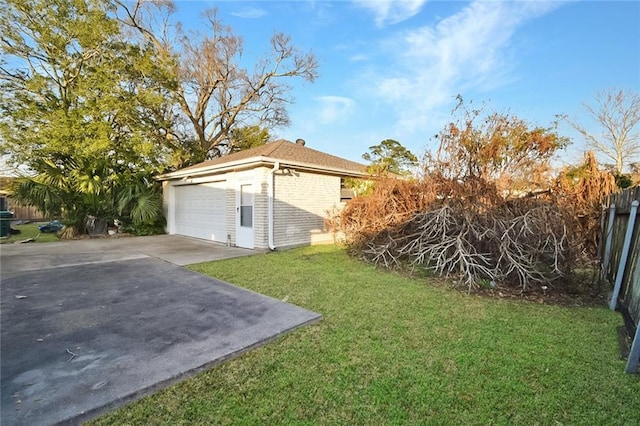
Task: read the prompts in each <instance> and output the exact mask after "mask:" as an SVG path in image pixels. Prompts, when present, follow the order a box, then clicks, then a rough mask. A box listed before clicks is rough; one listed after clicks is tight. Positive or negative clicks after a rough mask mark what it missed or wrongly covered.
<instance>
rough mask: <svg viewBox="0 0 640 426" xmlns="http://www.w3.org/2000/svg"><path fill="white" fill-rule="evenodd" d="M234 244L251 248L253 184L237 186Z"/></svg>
mask: <svg viewBox="0 0 640 426" xmlns="http://www.w3.org/2000/svg"><path fill="white" fill-rule="evenodd" d="M236 245H237V246H238V247H244V248H250V249H252V248H253V185H252V184H250V183H247V184H241V185H240V186H239V188H238V197H237V208H236Z"/></svg>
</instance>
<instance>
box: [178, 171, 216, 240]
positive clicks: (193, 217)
mask: <svg viewBox="0 0 640 426" xmlns="http://www.w3.org/2000/svg"><path fill="white" fill-rule="evenodd" d="M225 188H226V182H224V181H223V182H210V183H202V184H198V185H185V186H176V187H175V233H176V234H179V235H186V236H188V237H195V238H202V239H205V240H213V241H219V242H221V243H224V242H226V241H227V229H226V228H227V227H226V222H227V220H226V219H227V210H226V189H225Z"/></svg>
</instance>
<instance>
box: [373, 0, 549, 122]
mask: <svg viewBox="0 0 640 426" xmlns="http://www.w3.org/2000/svg"><path fill="white" fill-rule="evenodd" d="M556 7H557V4H555V3H549V2H521V1H517V2H516V1H514V2H511V1H505V2H497V1H490V2H483V1H475V2H473V3H471V4H469V5H468V6H466V7H464V8H463V9H462V10H460V11H459V12H458V13H456V14H454V15H451V16H449V17H447V18H444V19H442V20H440V21H439V22H438V23H437V24H436V25H433V26H424V27H420V28H417V29H413V30H409V31H407V32H404V33H403V34H401V35H400V36H397V37H395V38H393V39H392V40H388V41H386V42H385V43H384V44H385V49H386V50H387V51H388V52H389V55H390V56H391V66H390V67H389V68H387V69H381V70H377V71H376V72H375V73H374V75H373V76H372V77H371V78H372V80H373V81H372V82H371V85H370V86H371V87H375V89H376V90H375V92H374V93H373V95H374V96H375V97H379V98H380V100H381V101H383V102H385V103H388V104H391V106H392V108H393V110H394V112H395V113H396V114H398V116H399V119H398V128H399V129H402V130H403V131H404V132H415V131H418V130H421V129H424V128H425V127H427V125H428V123H429V120H430V119H432V118H433V117H432V115H433V112H434V110H437V108H438V107H442V106H444V105H450V104H451V102H452V101H453V97H454V96H455V95H456V94H458V93H461V94H463V95H464V93H465V92H466V91H471V90H473V91H482V90H488V89H489V88H493V87H498V86H501V85H504V84H506V83H508V82H509V81H511V79H513V78H514V77H513V76H511V75H510V71H511V65H510V62H512V61H511V60H510V59H511V58H510V55H511V54H512V46H511V44H510V43H511V40H512V37H513V35H514V33H515V32H516V31H517V30H518V28H519V27H520V26H521V25H523V24H524V23H526V22H527V21H529V20H531V19H534V18H536V17H538V16H540V15H542V14H544V13H547V12H549V11H551V10H553V9H554V8H556ZM389 69H391V70H392V71H391V72H389V71H388V70H389Z"/></svg>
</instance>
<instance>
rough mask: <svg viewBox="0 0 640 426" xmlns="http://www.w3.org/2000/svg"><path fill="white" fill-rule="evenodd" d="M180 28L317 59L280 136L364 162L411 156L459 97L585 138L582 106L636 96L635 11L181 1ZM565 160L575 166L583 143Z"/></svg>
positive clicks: (589, 5)
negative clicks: (565, 118)
mask: <svg viewBox="0 0 640 426" xmlns="http://www.w3.org/2000/svg"><path fill="white" fill-rule="evenodd" d="M176 5H177V8H178V14H177V18H178V19H180V20H182V21H183V23H184V24H185V27H187V28H189V27H190V28H197V22H198V21H197V16H198V14H199V13H200V12H201V11H202V10H204V9H206V8H209V7H217V8H218V12H219V17H220V18H221V19H222V20H223V21H224V22H225V23H226V24H227V25H230V26H231V27H232V28H233V30H234V32H235V33H236V34H238V35H241V36H242V37H243V38H244V40H245V50H244V60H246V61H248V62H252V61H253V60H255V59H256V58H257V57H259V56H260V55H261V54H262V53H264V52H266V51H267V49H268V40H269V37H270V36H271V34H272V33H273V32H274V31H278V32H285V33H287V34H290V35H291V36H292V39H293V43H294V44H295V45H296V46H298V47H299V48H301V49H303V50H310V51H312V52H313V53H314V54H315V55H316V56H317V58H318V60H319V64H320V68H319V78H318V80H317V81H316V82H315V83H313V84H309V83H305V84H294V86H293V92H292V95H293V97H294V98H295V104H293V105H291V106H290V108H289V112H290V116H291V121H292V123H291V126H290V127H287V128H282V129H276V130H275V131H273V132H272V133H273V134H274V135H275V136H279V137H283V138H286V139H289V140H295V139H297V138H303V139H305V140H306V141H307V146H309V147H312V148H315V149H319V150H322V151H326V152H329V153H331V154H334V155H339V156H342V157H345V158H349V159H351V160H355V161H362V158H361V156H362V154H363V153H365V152H366V151H367V150H368V147H369V146H371V145H375V144H378V143H379V142H380V141H382V140H384V139H396V140H398V141H400V142H401V143H402V144H403V145H404V146H406V147H407V148H409V149H410V150H412V151H413V152H414V153H415V154H418V155H419V154H422V153H424V151H425V150H426V149H432V148H434V146H435V145H434V142H433V140H432V137H433V135H435V134H436V133H437V132H438V131H439V130H440V129H442V128H443V126H444V125H445V124H446V123H447V122H448V121H449V120H450V119H451V114H450V113H451V109H452V108H453V106H454V105H455V101H454V98H455V96H456V95H457V94H461V95H462V96H463V97H464V98H465V99H468V100H471V99H473V100H474V102H482V101H486V102H488V103H489V105H490V106H491V108H493V109H495V110H498V111H509V112H511V113H513V114H516V115H518V116H520V117H521V118H524V119H526V120H528V121H529V122H531V123H533V124H538V125H544V126H546V125H548V124H550V123H551V122H552V121H553V120H554V118H555V115H556V114H567V115H569V116H570V117H573V118H574V119H576V120H578V121H581V122H583V123H584V124H586V125H587V127H589V121H588V120H587V116H586V115H585V113H584V108H583V106H582V102H584V101H587V102H588V101H590V100H592V99H593V96H594V94H595V92H596V91H601V90H604V89H607V88H610V87H618V88H627V89H632V90H634V91H636V92H637V91H639V90H640V2H636V1H620V2H615V1H601V2H596V1H570V2H547V1H532V2H525V1H496V0H492V1H472V2H465V1H447V2H444V1H424V0H400V1H394V0H378V1H373V0H353V1H347V0H344V1H321V0H315V1H312V0H309V1H306V0H300V1H222V2H221V1H177V2H176ZM560 130H561V132H562V133H563V134H564V135H565V136H569V137H571V138H572V139H573V140H574V144H573V147H572V148H570V149H569V150H567V152H566V153H564V154H563V160H564V161H567V162H575V161H577V160H578V159H579V158H580V157H581V155H582V152H583V150H584V146H583V144H582V140H581V138H580V137H579V136H578V135H577V134H575V132H573V131H572V130H571V128H570V127H569V126H567V125H563V126H561V129H560Z"/></svg>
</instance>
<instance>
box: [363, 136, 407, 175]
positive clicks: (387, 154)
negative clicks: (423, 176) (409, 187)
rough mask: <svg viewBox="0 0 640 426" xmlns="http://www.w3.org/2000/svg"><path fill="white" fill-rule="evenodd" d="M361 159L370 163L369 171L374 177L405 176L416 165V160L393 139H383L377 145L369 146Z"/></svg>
mask: <svg viewBox="0 0 640 426" xmlns="http://www.w3.org/2000/svg"><path fill="white" fill-rule="evenodd" d="M362 158H364V159H365V160H367V161H369V162H371V165H370V166H369V171H370V172H371V174H374V175H385V174H388V173H394V174H398V175H407V174H411V172H412V171H413V169H415V167H416V166H417V165H418V158H417V157H416V156H415V155H414V154H413V153H412V152H411V151H409V150H408V149H407V148H405V147H404V146H402V144H400V142H398V141H395V140H393V139H385V140H383V141H382V142H380V143H379V144H378V145H374V146H370V147H369V152H367V153H364V154H363V155H362Z"/></svg>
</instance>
